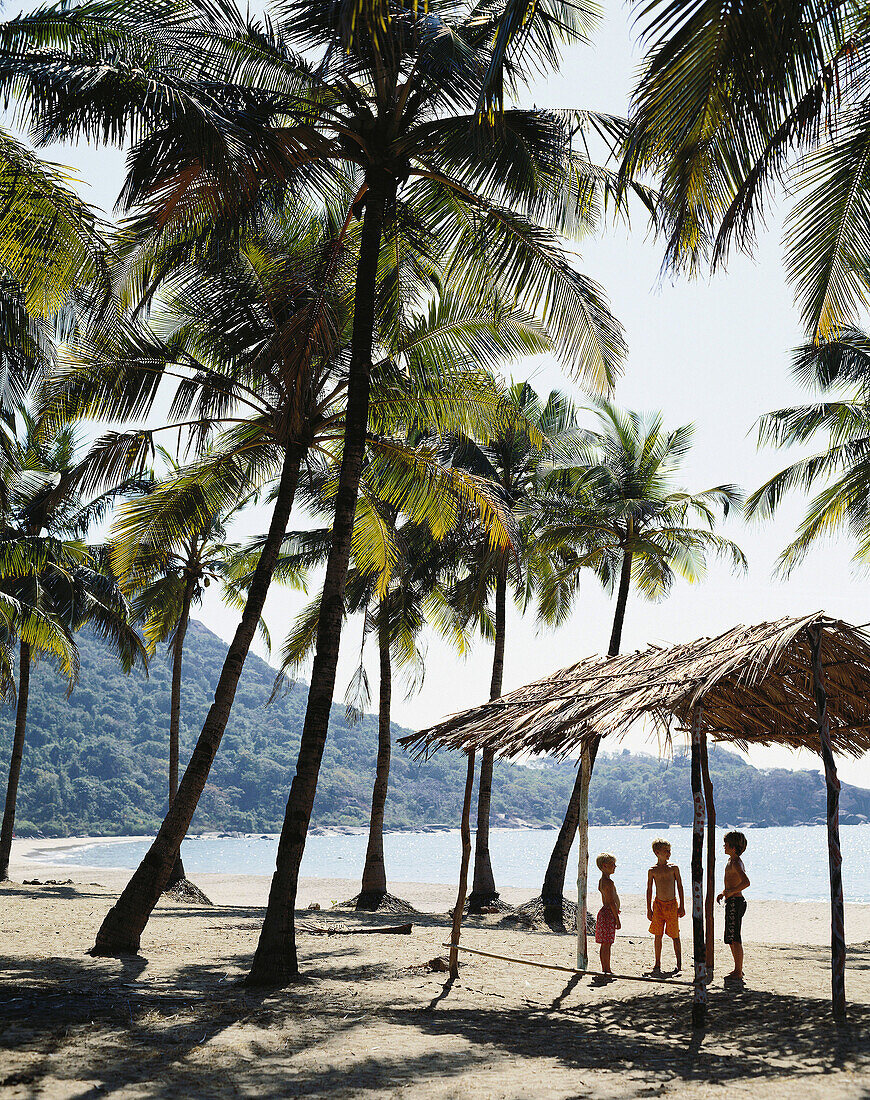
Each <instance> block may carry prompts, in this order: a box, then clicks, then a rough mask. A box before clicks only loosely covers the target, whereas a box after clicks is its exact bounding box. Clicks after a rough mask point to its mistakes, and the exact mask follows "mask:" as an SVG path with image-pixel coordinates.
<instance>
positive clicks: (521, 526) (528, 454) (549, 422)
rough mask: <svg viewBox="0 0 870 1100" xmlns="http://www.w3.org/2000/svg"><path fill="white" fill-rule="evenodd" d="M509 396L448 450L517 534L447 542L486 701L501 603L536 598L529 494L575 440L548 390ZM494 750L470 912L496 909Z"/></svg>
mask: <svg viewBox="0 0 870 1100" xmlns="http://www.w3.org/2000/svg"><path fill="white" fill-rule="evenodd" d="M508 397H509V400H510V401H511V404H512V405H513V406H514V407H515V409H516V412H517V420H516V423H515V424H512V425H508V426H507V427H506V428H505V429H504V430H502V431H500V432H499V433H497V434H496V435H495V436H493V437H492V438H490V439H487V440H486V441H485V442H484V443H476V442H474V441H472V440H468V439H464V440H461V441H459V442H458V443H457V445H456V446H455V447H454V448H453V451H452V459H453V462H454V463H455V464H456V465H458V466H460V467H464V468H467V469H468V470H470V471H471V472H473V473H474V474H476V475H477V476H479V477H482V478H484V479H486V480H487V481H489V482H490V483H491V484H492V486H493V489H494V491H495V492H497V493H498V495H499V496H500V497H501V499H502V500H503V502H504V506H505V507H506V508H507V509H509V511H510V512H511V513H512V514H513V516H514V519H515V523H516V530H517V535H518V537H517V538H516V539H514V540H513V544H512V545H510V546H505V547H503V548H501V549H499V548H498V547H493V546H492V545H491V544H490V543H489V542H488V540H487V539H485V538H481V537H480V533H479V532H476V531H474V530H470V531H464V532H463V534H462V536H461V538H459V539H458V540H454V549H455V550H456V551H458V555H457V557H458V560H457V561H456V562H455V580H454V581H453V582H452V583H451V585H450V600H451V603H452V605H453V607H454V610H455V613H456V615H457V616H458V617H459V619H460V620H461V621H462V622H463V623H464V624H465V625H466V626H467V625H469V624H471V623H474V624H475V625H476V626H477V628H478V629H479V630H480V632H481V633H482V634H483V635H484V636H485V637H487V638H488V639H490V640H491V641H492V643H493V659H492V675H491V678H490V687H489V698H490V699H491V700H492V699H497V698H498V697H499V696H500V695H501V693H502V681H503V675H504V659H505V647H506V644H507V601H508V596H509V595H511V594H512V596H513V599H514V602H515V603H516V604H517V606H518V607H520V608H521V609H523V610H527V609H528V607H529V605H530V604H531V603H532V601H533V599H534V594H535V570H534V566H535V565H536V564H537V563H538V561H539V560H540V558H539V556H538V555H534V554H532V553H531V550H532V547H533V545H534V541H535V538H536V537H537V536H538V535H539V532H538V531H536V530H535V528H534V526H533V525H531V524H529V523H528V522H525V519H526V518H527V517H528V515H529V513H530V512H531V511H533V510H534V509H535V502H536V497H537V496H538V494H539V493H540V492H541V490H542V488H543V487H544V485H545V483H546V479H547V478H548V477H549V476H551V475H552V474H553V471H554V470H555V469H557V468H560V467H563V466H565V464H566V463H568V464H570V463H571V462H572V460H573V461H576V459H577V457H578V454H579V451H578V444H579V437H578V435H577V423H576V414H575V411H574V407H573V405H572V404H571V402H570V401H569V400H568V398H567V397H565V396H564V395H563V394H560V393H558V392H556V391H553V392H552V393H550V394H549V396H548V397H547V398H546V400H542V399H541V397H540V396H539V395H538V394H537V393H536V392H535V391H534V389H533V388H532V387H531V386H530V385H529V383H528V382H519V383H514V384H513V385H512V386H511V387H510V388H509V389H508ZM494 759H495V756H494V753H493V752H492V751H491V750H489V749H487V750H484V752H483V754H482V756H481V762H480V776H479V779H478V802H477V829H476V835H475V853H474V873H473V878H472V889H471V894H470V895H469V898H468V909H469V912H472V913H474V912H480V911H481V910H489V909H492V908H493V907H498V903H499V902H498V899H499V895H498V891H497V890H496V884H495V876H494V874H493V870H492V861H491V859H490V852H489V821H490V804H491V800H492V775H493V762H494Z"/></svg>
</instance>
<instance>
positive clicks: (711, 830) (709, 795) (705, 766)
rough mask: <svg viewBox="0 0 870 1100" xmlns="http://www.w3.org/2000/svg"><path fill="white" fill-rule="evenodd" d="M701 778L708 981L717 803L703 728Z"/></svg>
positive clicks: (710, 973) (709, 977) (712, 958)
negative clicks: (704, 818)
mask: <svg viewBox="0 0 870 1100" xmlns="http://www.w3.org/2000/svg"><path fill="white" fill-rule="evenodd" d="M701 780H702V782H703V784H704V801H705V802H706V804H707V894H706V897H705V898H704V931H705V933H706V946H707V952H706V963H707V983H708V984H709V983H710V982H712V980H713V964H714V962H715V947H714V941H713V937H714V935H715V921H714V913H715V909H716V804H715V802H714V801H713V780H712V779H711V778H710V761H709V760H708V758H707V734H706V732H705V731H704V730H703V729H702V730H701Z"/></svg>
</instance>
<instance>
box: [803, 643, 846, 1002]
mask: <svg viewBox="0 0 870 1100" xmlns="http://www.w3.org/2000/svg"><path fill="white" fill-rule="evenodd" d="M807 632H808V634H809V636H810V643H811V646H812V652H813V694H814V695H815V698H816V712H817V714H818V718H819V744H820V752H821V755H822V760H823V761H824V764H825V786H826V787H827V793H828V807H827V808H828V871H829V874H830V879H831V1010H832V1011H833V1014H834V1019H835V1020H836V1021H837V1022H838V1023H840V1022H842V1021H844V1020H845V1019H846V932H845V927H844V920H843V857H842V854H841V852H840V780H839V779H838V777H837V765H836V764H835V763H834V753H833V750H832V749H831V731H830V727H829V723H828V697H827V694H826V692H825V672H824V666H823V665H822V628H821V626H818V625H814V626H810V627H808V628H807Z"/></svg>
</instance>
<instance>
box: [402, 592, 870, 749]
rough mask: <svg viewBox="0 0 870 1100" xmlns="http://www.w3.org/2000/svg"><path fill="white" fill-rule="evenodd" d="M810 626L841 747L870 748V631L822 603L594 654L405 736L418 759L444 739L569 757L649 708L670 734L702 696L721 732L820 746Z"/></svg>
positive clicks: (732, 737) (739, 740)
mask: <svg viewBox="0 0 870 1100" xmlns="http://www.w3.org/2000/svg"><path fill="white" fill-rule="evenodd" d="M810 628H817V629H818V630H819V632H820V636H821V657H822V664H823V668H824V677H825V685H826V689H827V696H828V715H829V720H830V730H831V743H832V746H833V748H834V751H835V752H844V753H850V754H852V755H854V756H860V755H861V754H862V753H864V752H866V751H867V749H870V635H868V634H866V633H865V632H864V631H863V630H862V629H860V628H858V627H855V626H851V625H850V624H849V623H844V622H840V621H839V620H837V619H831V618H829V617H828V616H827V615H825V614H823V613H822V612H818V613H817V614H814V615H806V616H804V617H803V618H786V619H780V620H779V621H778V622H774V623H761V624H760V625H758V626H738V627H735V628H734V629H733V630H729V631H728V632H727V633H725V634H720V635H719V637H717V638H702V639H700V640H699V641H696V642H689V643H687V644H685V645H678V646H673V647H671V648H669V649H663V648H660V647H657V646H650V647H649V648H648V649H645V650H642V651H640V652H638V653H628V654H624V655H622V656H620V657H610V658H602V657H588V658H586V660H584V661H580V662H579V664H576V665H571V666H570V667H569V668H564V669H562V670H561V671H560V672H555V673H553V675H552V676H546V677H544V678H543V679H542V680H537V681H536V682H535V683H533V684H528V685H527V686H526V687H522V688H519V689H518V690H517V691H512V692H510V694H508V695H503V696H502V697H501V698H500V699H496V700H494V701H493V702H491V703H484V704H483V705H482V706H479V707H474V708H473V709H472V710H466V711H463V712H462V713H461V714H455V715H453V716H452V717H450V718H447V719H445V720H444V721H443V722H439V723H438V725H436V726H432V727H430V728H429V729H424V730H421V731H420V732H419V733H416V734H414V735H412V736H410V737H405V738H402V739H401V744H402V745H403V746H404V747H405V748H406V749H409V750H410V751H411V752H412V753H414V755H417V756H420V755H424V754H427V753H428V752H429V751H431V750H432V749H434V748H437V747H440V746H444V747H446V748H452V749H459V748H476V749H493V750H495V751H496V752H497V753H498V754H499V755H501V756H504V757H507V758H511V757H517V756H520V755H522V754H526V753H543V752H546V753H551V754H552V755H554V756H557V757H565V756H570V755H576V754H577V753H578V752H579V750H580V749H581V748H582V746H583V744H584V742H589V741H591V740H593V739H594V738H596V737H610V736H617V737H619V736H621V735H623V734H625V733H626V732H627V731H628V729H629V727H630V726H631V725H632V724H633V723H635V722H636V721H638V719H640V718H642V717H644V716H649V717H651V718H652V719H653V722H654V725H655V727H656V728H657V729H658V731H659V732H660V733H663V734H664V735H665V736H666V737H669V736H670V734H671V731H672V729H673V728H674V725H675V724H676V727H677V728H681V729H686V728H687V727H688V725H689V723H690V720H691V714H692V709H693V707H694V705H695V703H697V702H698V701H702V702H703V706H702V708H701V721H702V725H703V727H704V729H705V730H706V731H707V733H708V735H709V736H710V737H712V739H713V740H715V741H729V742H731V743H733V744H736V745H738V746H740V747H741V748H745V747H746V746H748V745H749V744H761V745H787V746H790V747H792V748H808V749H811V750H813V751H818V750H819V736H818V726H817V712H816V703H815V698H814V696H813V678H812V650H811V640H810V633H809V629H810Z"/></svg>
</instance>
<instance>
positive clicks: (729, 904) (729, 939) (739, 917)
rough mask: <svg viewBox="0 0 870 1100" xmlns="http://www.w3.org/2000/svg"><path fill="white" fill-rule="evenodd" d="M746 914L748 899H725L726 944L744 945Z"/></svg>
mask: <svg viewBox="0 0 870 1100" xmlns="http://www.w3.org/2000/svg"><path fill="white" fill-rule="evenodd" d="M745 912H746V898H742V897H739V896H737V897H733V898H726V899H725V942H726V943H743V939H742V936H743V914H744V913H745Z"/></svg>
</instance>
